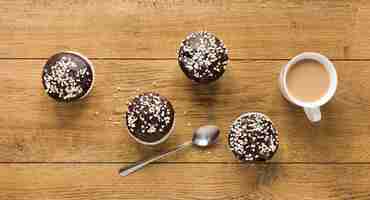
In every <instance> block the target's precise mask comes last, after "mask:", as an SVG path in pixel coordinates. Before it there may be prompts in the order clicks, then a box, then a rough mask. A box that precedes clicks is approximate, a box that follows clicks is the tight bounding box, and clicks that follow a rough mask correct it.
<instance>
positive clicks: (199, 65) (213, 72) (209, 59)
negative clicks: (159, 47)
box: [178, 32, 229, 83]
mask: <svg viewBox="0 0 370 200" xmlns="http://www.w3.org/2000/svg"><path fill="white" fill-rule="evenodd" d="M228 59H229V58H228V54H227V49H226V47H225V46H224V43H223V42H222V41H221V40H220V39H218V38H217V37H216V36H215V35H213V34H211V33H208V32H194V33H191V34H190V35H188V36H187V37H186V39H185V40H184V41H182V42H181V46H180V49H179V51H178V63H179V65H180V67H181V69H182V71H183V72H184V73H185V75H186V76H187V77H188V78H189V79H191V80H193V81H195V82H197V83H210V82H212V81H215V80H217V79H219V78H220V77H221V76H222V75H223V73H224V72H225V67H226V65H227V63H228Z"/></svg>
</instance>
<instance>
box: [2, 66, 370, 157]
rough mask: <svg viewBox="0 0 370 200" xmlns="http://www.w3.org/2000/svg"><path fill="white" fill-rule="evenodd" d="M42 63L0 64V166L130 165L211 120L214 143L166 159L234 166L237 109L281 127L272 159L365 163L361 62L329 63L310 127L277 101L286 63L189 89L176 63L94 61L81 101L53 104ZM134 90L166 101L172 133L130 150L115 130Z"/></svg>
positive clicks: (238, 71)
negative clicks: (323, 102)
mask: <svg viewBox="0 0 370 200" xmlns="http://www.w3.org/2000/svg"><path fill="white" fill-rule="evenodd" d="M43 63H44V61H43V60H2V61H0V66H2V69H3V70H1V71H0V85H1V88H0V92H1V93H2V94H3V95H4V96H3V98H0V113H2V115H0V130H1V137H0V162H75V161H76V162H132V161H135V160H137V159H139V158H141V157H143V156H147V155H150V154H152V153H155V152H157V151H159V150H161V149H165V148H169V147H171V146H175V145H176V144H180V143H182V142H185V141H187V140H189V139H190V138H191V133H192V129H193V128H196V127H198V126H201V125H204V124H207V123H215V124H217V125H218V126H220V127H221V129H222V134H221V139H220V143H219V144H218V145H217V146H216V147H214V148H211V149H209V150H201V153H199V151H200V150H197V149H192V150H188V151H187V152H183V153H180V154H178V155H177V156H174V157H172V158H171V159H169V160H168V161H170V162H233V161H235V160H234V158H233V156H232V154H231V153H230V152H229V151H228V149H227V132H228V127H229V126H230V123H231V122H232V121H233V120H234V119H235V118H236V117H237V116H238V115H239V114H241V113H242V112H246V111H259V112H263V113H266V114H267V115H269V116H270V117H271V118H272V120H273V121H274V122H275V123H276V126H277V129H278V130H279V131H280V139H281V146H280V149H279V152H278V154H277V155H276V156H275V157H274V159H273V161H274V162H370V150H369V148H368V144H369V143H370V135H369V133H368V130H369V128H370V126H369V119H370V115H369V112H370V109H369V108H370V103H369V99H370V98H369V97H370V94H369V91H370V90H369V87H370V80H369V77H370V76H369V75H370V68H369V67H368V66H369V64H370V62H368V61H352V62H347V61H339V62H335V65H336V67H337V70H338V75H339V87H338V93H337V95H336V98H335V99H334V100H333V101H332V102H330V103H329V104H328V105H327V106H325V107H323V117H324V120H323V121H322V122H321V124H320V125H319V126H312V125H311V124H310V123H309V122H308V121H307V119H306V118H305V116H304V114H303V111H302V110H301V109H300V108H297V107H294V106H291V105H290V104H288V103H287V102H286V101H285V100H284V99H283V98H282V97H281V95H280V92H279V90H278V86H277V76H278V74H279V71H280V66H282V65H283V64H284V63H285V61H254V62H246V61H235V62H232V63H231V64H230V68H229V69H228V71H227V72H226V73H225V76H224V77H223V78H222V79H221V80H219V81H217V82H216V83H215V84H211V85H208V86H198V85H194V84H192V83H191V81H189V80H188V79H186V78H185V76H184V75H183V73H182V72H181V70H180V69H179V67H177V64H176V61H175V60H169V61H142V60H131V61H120V60H99V61H97V60H95V61H94V63H95V65H96V74H97V79H96V80H97V82H96V87H95V88H94V90H93V91H92V95H91V96H89V97H88V98H87V99H86V101H81V102H78V103H75V104H60V103H56V102H54V101H53V100H52V99H50V98H48V97H47V96H46V95H44V94H43V90H42V85H41V81H40V80H41V78H40V74H41V68H42V65H43ZM143 91H157V92H159V93H160V94H162V95H164V96H167V97H168V98H169V99H170V100H171V101H172V103H173V105H174V107H175V110H176V121H177V122H176V129H175V132H174V134H173V135H172V136H171V137H170V138H169V140H168V141H167V142H166V143H165V144H163V145H161V146H159V147H154V148H147V147H143V146H142V145H138V144H136V143H135V142H134V141H133V140H132V139H131V138H129V136H128V134H127V128H126V126H125V125H123V112H125V111H126V109H127V107H126V102H127V101H128V99H130V98H131V97H133V96H134V95H135V94H138V93H139V92H143Z"/></svg>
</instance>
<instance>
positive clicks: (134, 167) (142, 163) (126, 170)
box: [119, 141, 192, 176]
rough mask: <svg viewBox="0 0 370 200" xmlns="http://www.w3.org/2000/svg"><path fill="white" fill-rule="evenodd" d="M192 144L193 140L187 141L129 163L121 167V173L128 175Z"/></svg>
mask: <svg viewBox="0 0 370 200" xmlns="http://www.w3.org/2000/svg"><path fill="white" fill-rule="evenodd" d="M191 144H192V142H191V141H189V142H186V143H184V144H181V145H179V146H177V147H175V148H174V149H171V150H167V151H165V152H163V153H160V154H159V155H156V156H153V157H151V158H147V159H144V160H140V161H137V162H136V163H134V164H132V165H129V166H128V167H124V168H122V169H120V170H119V175H121V176H127V175H129V174H131V173H133V172H136V171H137V170H139V169H141V168H143V167H144V166H146V165H147V164H149V163H152V162H154V161H156V160H159V159H161V158H163V157H166V156H168V155H171V154H173V153H176V152H178V151H180V150H182V149H184V148H186V147H188V146H190V145H191Z"/></svg>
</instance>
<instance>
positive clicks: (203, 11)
mask: <svg viewBox="0 0 370 200" xmlns="http://www.w3.org/2000/svg"><path fill="white" fill-rule="evenodd" d="M0 13H1V15H0V41H1V42H0V58H47V57H49V56H50V55H51V54H54V53H55V52H57V51H60V50H74V51H78V52H81V53H83V54H86V55H87V56H88V57H94V58H175V57H176V50H177V48H178V45H179V43H180V41H181V40H182V39H183V38H184V37H185V36H186V35H187V34H188V33H189V32H192V31H200V30H207V31H211V32H214V33H216V34H217V35H218V36H219V37H220V38H221V39H223V40H224V41H225V44H226V46H227V47H228V48H229V50H230V56H231V58H233V59H286V58H289V57H292V56H294V55H296V54H297V53H299V52H302V51H316V52H321V53H323V54H326V55H328V56H329V57H331V58H335V59H369V58H370V57H369V55H370V46H369V45H368V39H369V36H370V14H369V13H370V2H369V1H365V0H341V1H327V0H325V1H312V0H249V1H241V0H230V1H222V0H190V1H184V0H148V1H142V0H105V1H103V2H97V1H89V0H56V1H52V2H51V1H47V0H32V1H30V0H18V1H16V2H13V1H4V0H2V1H0Z"/></svg>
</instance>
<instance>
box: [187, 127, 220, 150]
mask: <svg viewBox="0 0 370 200" xmlns="http://www.w3.org/2000/svg"><path fill="white" fill-rule="evenodd" d="M219 135H220V129H219V128H218V127H217V126H213V125H206V126H201V127H199V128H198V129H196V130H195V131H194V133H193V139H192V143H193V144H194V145H196V146H198V147H208V146H210V145H212V144H214V143H216V142H217V139H218V136H219Z"/></svg>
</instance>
